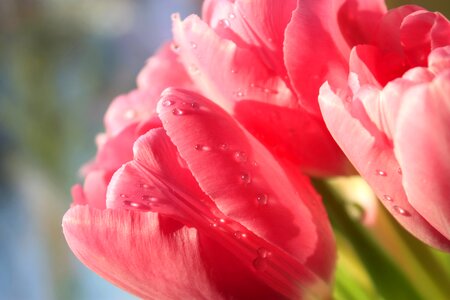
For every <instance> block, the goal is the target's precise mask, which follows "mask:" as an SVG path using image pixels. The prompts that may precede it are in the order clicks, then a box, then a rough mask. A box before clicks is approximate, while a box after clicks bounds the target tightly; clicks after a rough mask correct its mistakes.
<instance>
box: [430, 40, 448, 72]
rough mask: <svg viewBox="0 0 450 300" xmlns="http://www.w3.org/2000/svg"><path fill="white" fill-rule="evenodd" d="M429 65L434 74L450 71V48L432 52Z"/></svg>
mask: <svg viewBox="0 0 450 300" xmlns="http://www.w3.org/2000/svg"><path fill="white" fill-rule="evenodd" d="M428 65H429V69H430V71H431V72H433V73H434V74H439V73H440V72H442V71H445V70H448V69H450V46H446V47H441V48H437V49H436V50H434V51H432V52H431V53H430V55H429V56H428Z"/></svg>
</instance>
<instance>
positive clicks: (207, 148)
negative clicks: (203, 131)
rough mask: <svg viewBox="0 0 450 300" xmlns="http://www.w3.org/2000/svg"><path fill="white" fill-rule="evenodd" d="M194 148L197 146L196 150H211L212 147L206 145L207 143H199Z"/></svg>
mask: <svg viewBox="0 0 450 300" xmlns="http://www.w3.org/2000/svg"><path fill="white" fill-rule="evenodd" d="M194 148H195V150H198V151H211V147H209V146H206V145H200V144H197V145H195V147H194Z"/></svg>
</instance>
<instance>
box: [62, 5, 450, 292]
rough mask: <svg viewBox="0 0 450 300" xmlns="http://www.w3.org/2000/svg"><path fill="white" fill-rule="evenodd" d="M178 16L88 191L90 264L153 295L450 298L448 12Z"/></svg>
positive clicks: (82, 246) (367, 9) (103, 148)
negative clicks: (169, 39) (167, 41)
mask: <svg viewBox="0 0 450 300" xmlns="http://www.w3.org/2000/svg"><path fill="white" fill-rule="evenodd" d="M172 23H173V27H172V28H173V40H172V41H171V42H169V43H167V44H165V45H163V46H162V47H161V48H160V50H159V51H158V52H157V53H156V54H155V55H154V56H152V57H151V58H150V59H149V60H148V62H147V63H146V65H145V67H144V68H143V69H142V71H141V72H140V73H139V75H138V77H137V88H136V89H135V90H133V91H131V92H129V93H128V94H124V95H122V96H119V97H117V98H116V99H114V101H113V102H112V103H111V105H110V107H109V108H108V111H107V112H106V115H105V118H104V123H105V132H104V133H102V134H99V135H98V137H97V146H98V152H97V154H96V156H95V158H94V159H93V160H92V161H91V162H89V163H88V164H86V165H85V166H84V167H83V168H82V173H83V176H84V183H83V184H82V185H80V184H78V185H75V186H74V187H73V189H72V196H73V204H72V206H71V208H70V209H69V210H68V212H67V213H66V214H65V216H64V219H63V230H64V234H65V237H66V240H67V242H68V244H69V246H70V248H71V249H72V251H73V252H74V253H75V255H76V256H77V257H78V258H79V259H80V260H81V261H82V262H83V263H84V264H86V265H87V266H88V267H89V268H91V269H92V270H93V271H95V272H97V273H98V274H99V275H101V276H102V277H104V278H106V279H107V280H109V281H110V282H112V283H114V284H115V285H117V286H119V287H121V288H123V289H125V290H127V291H129V292H130V293H132V294H135V295H136V296H138V297H140V298H143V299H163V300H164V299H213V300H215V299H218V300H219V299H234V300H240V299H258V300H261V299H268V300H272V299H345V300H347V299H386V300H391V299H393V300H398V299H408V300H410V299H448V297H450V271H449V267H448V266H449V256H448V254H446V253H445V252H449V251H450V199H449V194H450V22H449V21H448V20H447V19H446V18H445V17H444V16H443V15H442V14H440V13H437V12H430V11H428V10H426V9H424V8H421V7H419V6H414V5H406V6H402V7H398V8H395V9H392V10H387V8H386V6H385V3H384V1H382V0H283V1H280V0H252V1H250V0H233V1H231V0H230V1H229V0H206V1H204V3H203V10H202V16H201V17H199V16H196V15H191V16H188V17H187V18H185V19H181V18H180V16H179V15H178V14H173V15H172ZM338 176H339V177H338ZM380 203H381V204H380ZM392 217H393V218H392ZM394 219H395V220H396V221H394V222H393V221H392V220H394ZM404 229H406V231H405V230H404ZM407 232H409V233H407ZM412 236H414V237H415V238H413V237H412ZM419 240H420V242H419ZM428 245H429V246H431V247H429V246H428ZM434 249H439V250H438V251H436V250H434Z"/></svg>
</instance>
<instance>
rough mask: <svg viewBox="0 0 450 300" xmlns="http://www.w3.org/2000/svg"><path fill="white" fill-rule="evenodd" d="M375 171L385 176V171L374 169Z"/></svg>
mask: <svg viewBox="0 0 450 300" xmlns="http://www.w3.org/2000/svg"><path fill="white" fill-rule="evenodd" d="M375 173H376V174H377V175H378V176H383V177H385V176H386V175H387V173H386V172H385V171H382V170H376V171H375Z"/></svg>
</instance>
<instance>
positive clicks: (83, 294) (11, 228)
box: [0, 0, 450, 300]
mask: <svg viewBox="0 0 450 300" xmlns="http://www.w3.org/2000/svg"><path fill="white" fill-rule="evenodd" d="M409 2H411V1H409ZM414 2H415V3H420V4H421V5H423V6H424V7H426V8H428V9H430V10H440V11H442V12H444V13H445V14H446V15H447V16H449V15H450V13H449V11H450V3H449V1H442V0H436V1H414ZM404 3H407V1H388V4H389V5H390V6H391V7H393V6H397V5H400V4H404ZM200 5H201V0H146V1H144V0H133V1H132V0H95V1H93V0H0V300H10V299H11V300H13V299H14V300H21V299H26V300H28V299H30V300H32V299H46V300H47V299H48V300H51V299H77V300H78V299H80V300H91V299H109V300H114V299H135V298H133V297H132V296H130V295H128V294H126V293H125V292H122V291H120V290H119V289H117V288H115V287H114V286H113V285H111V284H109V283H107V282H106V281H104V280H103V279H101V278H100V277H98V276H97V275H96V274H94V273H92V272H90V271H89V270H88V269H87V268H85V267H84V266H83V265H82V264H81V263H79V262H78V261H77V260H76V258H75V257H74V256H73V255H72V253H71V252H70V250H69V248H68V247H67V245H66V243H65V240H64V237H63V235H62V231H61V218H62V216H63V214H64V212H65V211H66V210H67V209H68V207H69V205H70V202H71V198H70V193H69V190H70V187H71V185H73V183H75V182H77V181H79V180H80V179H79V178H78V177H77V172H78V169H79V167H80V166H81V165H82V164H83V163H84V162H86V161H88V160H89V159H90V158H91V157H92V156H93V155H94V154H95V144H94V137H95V135H96V133H98V132H100V131H102V118H103V114H104V112H105V110H106V108H107V106H108V104H109V102H110V101H111V99H113V98H114V97H115V96H116V95H118V94H121V93H124V92H127V91H129V90H130V89H132V88H133V87H134V86H135V77H136V75H137V73H138V72H139V70H140V69H141V67H142V66H143V65H144V62H145V60H146V59H147V58H148V57H149V56H150V55H151V54H152V53H153V52H154V51H155V50H156V49H157V48H158V46H159V45H160V44H161V43H162V41H165V40H169V39H170V37H171V32H170V22H171V21H170V15H171V13H173V12H180V13H181V15H182V16H187V15H188V14H190V13H193V12H198V11H199V9H200Z"/></svg>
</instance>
